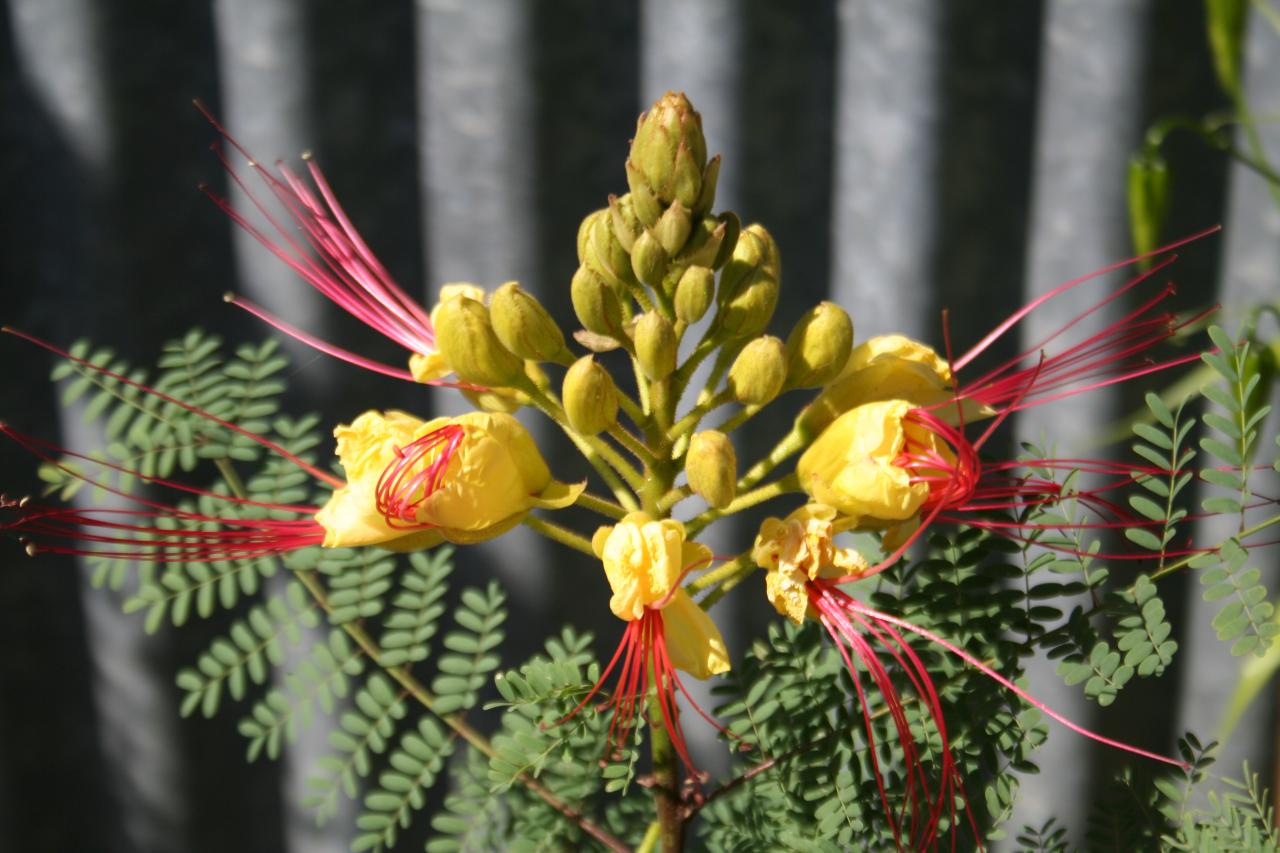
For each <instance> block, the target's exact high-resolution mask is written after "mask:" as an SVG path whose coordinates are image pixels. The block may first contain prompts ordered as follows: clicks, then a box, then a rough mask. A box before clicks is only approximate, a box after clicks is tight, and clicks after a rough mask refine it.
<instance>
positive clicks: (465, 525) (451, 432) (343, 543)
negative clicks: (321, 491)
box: [316, 411, 585, 549]
mask: <svg viewBox="0 0 1280 853" xmlns="http://www.w3.org/2000/svg"><path fill="white" fill-rule="evenodd" d="M334 435H335V436H336V437H337V439H338V449H337V452H338V458H339V460H340V461H341V463H342V467H343V470H344V471H345V472H346V474H347V485H346V486H345V487H344V488H341V489H338V490H337V491H335V492H334V493H333V497H332V498H330V499H329V502H328V503H327V504H325V506H324V508H323V509H322V510H321V511H320V512H319V513H318V514H317V515H316V520H317V521H319V522H320V524H322V525H323V526H324V528H325V531H326V536H325V541H324V544H325V545H326V546H327V547H331V548H339V547H349V546H357V545H382V546H383V547H390V548H402V549H403V548H422V547H427V546H429V545H431V544H434V543H436V542H439V541H441V540H443V539H447V540H449V541H451V542H461V543H467V542H478V541H481V540H484V539H490V538H492V537H494V536H497V535H499V534H501V533H504V532H506V531H507V530H509V529H511V528H512V527H514V526H515V525H516V524H519V523H520V521H521V520H522V519H523V518H524V516H525V514H526V513H528V511H529V510H530V509H532V508H534V507H542V508H545V509H558V508H561V507H565V506H568V505H569V504H571V503H573V502H574V501H575V500H576V499H577V497H578V495H579V494H580V493H581V492H582V489H583V488H584V485H585V484H566V483H561V482H558V481H556V480H554V479H552V477H551V471H550V469H548V468H547V464H546V462H545V461H543V458H542V454H541V453H540V452H539V451H538V448H537V445H535V444H534V441H533V437H532V436H531V435H529V432H528V430H526V429H525V428H524V427H523V426H522V425H521V424H520V422H519V421H517V420H516V419H515V418H514V417H512V416H510V415H504V414H488V413H483V412H472V413H469V414H465V415H461V416H459V417H453V418H447V417H446V418H435V419H434V420H430V421H423V420H421V419H419V418H415V417H414V416H412V415H409V414H406V413H404V412H395V411H392V412H387V413H385V414H383V413H382V412H376V411H370V412H365V413H364V414H362V415H361V416H360V417H358V418H356V419H355V420H354V421H353V422H352V423H351V424H350V425H344V426H339V427H338V428H337V429H336V430H335V431H334Z"/></svg>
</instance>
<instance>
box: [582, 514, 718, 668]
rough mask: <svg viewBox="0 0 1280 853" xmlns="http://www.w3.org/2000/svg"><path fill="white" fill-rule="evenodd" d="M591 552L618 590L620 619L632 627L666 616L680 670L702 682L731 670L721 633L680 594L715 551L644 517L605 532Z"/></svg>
mask: <svg viewBox="0 0 1280 853" xmlns="http://www.w3.org/2000/svg"><path fill="white" fill-rule="evenodd" d="M591 547H592V548H593V549H594V550H595V552H596V555H597V556H599V557H600V560H601V562H603V563H604V572H605V577H606V578H608V580H609V586H610V588H612V589H613V597H612V598H611V599H609V609H611V610H612V611H613V614H614V615H615V616H617V617H618V618H619V619H622V620H624V621H627V622H633V621H636V620H639V619H642V618H644V617H645V615H646V612H647V611H650V610H655V611H656V610H661V611H662V617H663V618H662V623H663V629H664V636H665V638H666V646H667V651H668V653H669V654H670V655H671V661H672V663H673V664H674V665H675V666H677V667H679V668H680V669H683V670H685V671H686V672H688V673H690V674H692V675H694V676H696V677H698V678H707V677H708V676H711V675H715V674H718V673H721V672H727V671H728V670H729V656H728V652H727V651H726V650H725V646H724V640H723V638H721V636H720V631H719V630H718V629H717V628H716V626H715V623H714V622H712V621H711V618H710V617H709V616H707V614H706V613H704V612H703V611H702V609H701V608H699V607H698V606H697V605H696V604H694V602H693V600H692V599H690V598H689V596H688V594H687V593H686V592H684V590H682V589H679V588H678V585H679V583H680V579H681V578H682V577H683V576H684V574H685V572H687V571H689V570H690V569H694V568H702V567H704V566H706V565H707V564H708V563H710V562H711V549H710V548H708V547H707V546H706V545H703V544H701V543H699V542H688V541H686V540H685V533H684V525H683V524H681V523H680V522H679V521H675V520H674V519H670V518H665V519H660V520H655V519H653V518H650V517H649V515H647V514H646V513H643V512H633V513H630V514H628V515H627V516H626V517H625V518H623V519H622V521H620V522H618V523H617V524H615V525H612V526H606V527H601V528H600V529H599V530H597V531H596V534H595V536H594V537H593V538H592V540H591Z"/></svg>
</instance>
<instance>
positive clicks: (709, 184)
mask: <svg viewBox="0 0 1280 853" xmlns="http://www.w3.org/2000/svg"><path fill="white" fill-rule="evenodd" d="M719 180H720V155H719V154H717V155H716V156H714V157H712V158H711V159H710V160H709V161H707V168H706V169H704V170H703V171H702V192H701V194H700V195H699V196H698V203H697V204H695V205H694V206H693V213H694V215H695V216H696V215H699V214H706V213H710V212H711V208H712V207H714V206H715V203H716V184H717V183H718V182H719Z"/></svg>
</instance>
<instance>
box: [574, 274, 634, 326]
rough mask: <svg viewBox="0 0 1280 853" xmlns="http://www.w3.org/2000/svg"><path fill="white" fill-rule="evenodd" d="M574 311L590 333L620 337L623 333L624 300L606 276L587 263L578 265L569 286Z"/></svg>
mask: <svg viewBox="0 0 1280 853" xmlns="http://www.w3.org/2000/svg"><path fill="white" fill-rule="evenodd" d="M569 298H570V299H571V300H572V301H573V313H575V314H577V315H578V322H580V323H581V324H582V327H583V328H584V329H586V330H587V331H588V332H595V333H596V334H597V335H609V336H611V337H614V338H619V337H620V336H621V334H622V302H621V301H620V300H619V299H618V293H617V291H615V290H614V289H613V287H612V286H611V285H610V284H609V283H608V282H606V281H605V280H604V279H603V278H601V277H600V276H599V275H597V274H596V273H595V272H594V271H592V270H590V269H588V268H587V267H586V266H585V265H584V266H580V267H578V271H577V272H576V273H574V274H573V282H572V284H570V285H569Z"/></svg>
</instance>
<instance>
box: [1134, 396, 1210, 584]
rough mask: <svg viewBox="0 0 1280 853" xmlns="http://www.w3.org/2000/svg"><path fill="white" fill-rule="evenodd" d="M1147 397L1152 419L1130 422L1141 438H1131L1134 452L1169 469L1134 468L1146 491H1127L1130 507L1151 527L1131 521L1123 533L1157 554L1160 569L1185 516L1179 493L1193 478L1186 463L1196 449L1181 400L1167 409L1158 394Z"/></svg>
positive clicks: (1192, 473) (1158, 465) (1192, 425)
mask: <svg viewBox="0 0 1280 853" xmlns="http://www.w3.org/2000/svg"><path fill="white" fill-rule="evenodd" d="M1146 401H1147V409H1148V411H1150V412H1151V416H1152V419H1153V423H1150V424H1148V423H1142V422H1138V423H1135V424H1134V426H1133V431H1134V434H1135V435H1136V436H1137V437H1138V439H1139V440H1138V441H1136V442H1135V443H1134V445H1133V452H1134V453H1135V454H1136V455H1138V456H1139V457H1141V458H1142V459H1143V460H1145V461H1146V462H1148V463H1150V464H1151V465H1152V466H1155V467H1156V468H1160V469H1163V470H1164V471H1166V472H1167V473H1166V474H1164V475H1162V476H1161V475H1155V474H1150V473H1143V472H1135V474H1134V480H1135V481H1136V482H1137V483H1138V485H1139V486H1141V487H1142V489H1143V491H1145V492H1146V494H1134V495H1130V496H1129V506H1131V507H1132V508H1133V509H1134V510H1135V511H1136V512H1137V513H1138V514H1139V515H1141V516H1142V517H1143V518H1145V519H1147V520H1148V521H1149V522H1151V525H1152V526H1150V527H1147V526H1141V527H1139V526H1129V527H1126V528H1125V531H1124V535H1125V537H1126V538H1127V539H1128V540H1129V541H1130V542H1133V543H1134V544H1135V545H1138V546H1139V547H1141V548H1145V549H1146V550H1148V551H1152V552H1155V553H1157V554H1159V555H1160V563H1159V567H1160V568H1163V566H1164V561H1165V552H1166V551H1167V550H1168V547H1169V543H1170V542H1171V541H1172V540H1173V537H1174V536H1175V535H1176V534H1177V527H1178V523H1179V522H1181V521H1182V520H1183V519H1184V518H1186V515H1187V510H1186V508H1185V507H1184V506H1183V505H1182V503H1181V501H1180V498H1181V497H1182V496H1183V492H1184V491H1185V489H1186V487H1187V485H1188V484H1189V483H1191V482H1192V480H1193V479H1194V477H1195V472H1193V471H1192V470H1190V467H1189V466H1190V465H1191V462H1192V461H1193V460H1194V459H1195V456H1196V451H1195V448H1193V447H1190V446H1188V445H1189V444H1190V442H1189V441H1188V437H1189V435H1190V432H1191V430H1192V428H1193V427H1194V426H1195V424H1196V420H1195V418H1193V417H1188V416H1185V415H1184V414H1183V409H1184V407H1185V403H1184V404H1181V405H1179V406H1178V407H1177V408H1176V409H1170V408H1169V406H1168V405H1166V404H1165V402H1164V401H1163V400H1161V399H1160V396H1159V395H1158V394H1147V397H1146Z"/></svg>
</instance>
